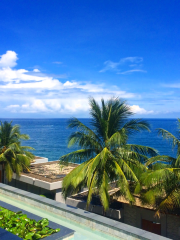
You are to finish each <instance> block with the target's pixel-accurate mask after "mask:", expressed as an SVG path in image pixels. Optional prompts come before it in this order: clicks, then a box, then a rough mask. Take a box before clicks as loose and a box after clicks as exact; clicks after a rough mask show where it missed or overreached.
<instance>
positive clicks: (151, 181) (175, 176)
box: [141, 119, 180, 216]
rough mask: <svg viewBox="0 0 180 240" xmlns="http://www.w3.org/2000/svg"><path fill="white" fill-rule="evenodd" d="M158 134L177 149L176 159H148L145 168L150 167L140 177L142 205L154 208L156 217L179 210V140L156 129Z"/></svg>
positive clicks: (179, 125) (167, 157)
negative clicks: (145, 204) (142, 189)
mask: <svg viewBox="0 0 180 240" xmlns="http://www.w3.org/2000/svg"><path fill="white" fill-rule="evenodd" d="M158 134H159V135H162V137H163V138H164V139H167V140H168V141H170V142H171V144H172V147H173V148H175V147H176V148H177V156H176V158H173V157H169V156H156V157H153V158H150V159H148V161H147V162H146V164H145V165H146V166H147V167H150V170H149V172H148V173H146V174H143V175H142V177H141V182H142V186H143V187H142V188H144V189H145V191H144V192H143V191H142V193H141V198H142V202H143V203H148V204H151V205H153V206H154V207H155V208H156V215H157V216H160V213H167V212H169V211H170V212H172V211H174V210H175V209H177V208H180V139H179V138H177V137H175V136H174V135H173V134H171V133H170V132H168V131H167V130H164V129H161V128H159V129H158ZM178 134H180V119H178Z"/></svg>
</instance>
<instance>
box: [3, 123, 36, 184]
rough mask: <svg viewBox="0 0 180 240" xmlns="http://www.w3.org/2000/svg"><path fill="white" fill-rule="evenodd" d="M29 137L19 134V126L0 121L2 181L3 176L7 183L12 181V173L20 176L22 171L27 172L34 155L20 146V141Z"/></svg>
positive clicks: (29, 148)
mask: <svg viewBox="0 0 180 240" xmlns="http://www.w3.org/2000/svg"><path fill="white" fill-rule="evenodd" d="M28 139H29V136H28V135H26V134H21V132H20V126H19V125H14V126H13V125H12V121H11V122H7V121H5V122H4V123H3V122H2V121H1V125H0V164H1V165H2V181H4V174H5V176H6V179H7V180H8V181H11V180H12V175H13V172H15V173H16V174H17V175H20V174H21V172H22V171H29V165H30V163H31V161H32V160H33V159H34V155H33V154H32V152H30V151H29V150H34V149H33V148H31V147H28V146H22V145H21V141H22V140H28Z"/></svg>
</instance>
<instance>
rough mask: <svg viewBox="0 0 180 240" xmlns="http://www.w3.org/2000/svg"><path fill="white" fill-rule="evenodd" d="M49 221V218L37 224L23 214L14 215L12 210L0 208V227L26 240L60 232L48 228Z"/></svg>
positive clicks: (33, 239)
mask: <svg viewBox="0 0 180 240" xmlns="http://www.w3.org/2000/svg"><path fill="white" fill-rule="evenodd" d="M48 224H49V221H48V219H47V218H44V219H41V220H39V221H38V222H36V221H35V220H33V219H29V218H27V215H25V214H23V213H22V212H17V213H14V212H12V211H10V210H7V209H5V208H2V207H0V227H1V228H3V229H5V230H7V231H9V232H11V233H13V234H15V235H17V236H18V237H20V238H22V239H25V240H36V239H41V238H44V237H47V236H50V235H51V234H53V233H56V232H59V231H60V229H59V228H57V229H51V228H49V227H47V226H48Z"/></svg>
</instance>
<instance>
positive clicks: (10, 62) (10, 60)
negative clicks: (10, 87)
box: [0, 51, 18, 68]
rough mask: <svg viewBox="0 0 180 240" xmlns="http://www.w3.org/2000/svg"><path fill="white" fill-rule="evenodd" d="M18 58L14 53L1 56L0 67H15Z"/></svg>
mask: <svg viewBox="0 0 180 240" xmlns="http://www.w3.org/2000/svg"><path fill="white" fill-rule="evenodd" d="M17 59H18V57H17V54H16V53H15V52H14V51H7V52H6V53H5V54H3V55H1V56H0V67H2V68H6V67H14V66H16V64H17V63H16V61H17Z"/></svg>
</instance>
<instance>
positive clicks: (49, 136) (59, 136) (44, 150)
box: [1, 118, 178, 161]
mask: <svg viewBox="0 0 180 240" xmlns="http://www.w3.org/2000/svg"><path fill="white" fill-rule="evenodd" d="M5 120H6V121H11V120H12V121H13V125H14V124H19V125H20V127H21V133H25V134H28V135H29V136H30V140H28V141H26V142H24V143H23V145H26V146H31V147H33V148H35V151H34V152H33V153H34V154H35V155H36V156H41V157H47V158H48V159H49V161H53V160H58V159H59V157H60V156H62V155H64V154H67V153H69V152H71V151H73V150H75V148H68V147H67V141H68V137H69V135H70V134H71V132H72V130H70V129H68V128H67V122H68V119H63V118H61V119H1V121H2V122H3V121H5ZM80 120H81V121H82V122H83V123H84V124H86V125H87V126H90V119H84V118H83V119H80ZM146 121H148V122H149V123H150V125H151V132H150V133H149V132H142V133H137V134H136V135H134V136H132V137H131V138H130V139H129V143H134V144H140V145H145V146H150V147H153V148H156V149H157V150H158V151H159V153H160V154H163V155H169V156H172V157H175V156H176V151H175V150H174V151H172V148H171V145H170V143H169V142H167V141H166V140H163V139H162V137H160V136H158V135H157V130H156V129H157V128H163V129H166V130H168V131H170V132H171V133H172V134H174V135H175V136H178V135H177V134H178V133H177V119H146ZM76 149H77V148H76Z"/></svg>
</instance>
